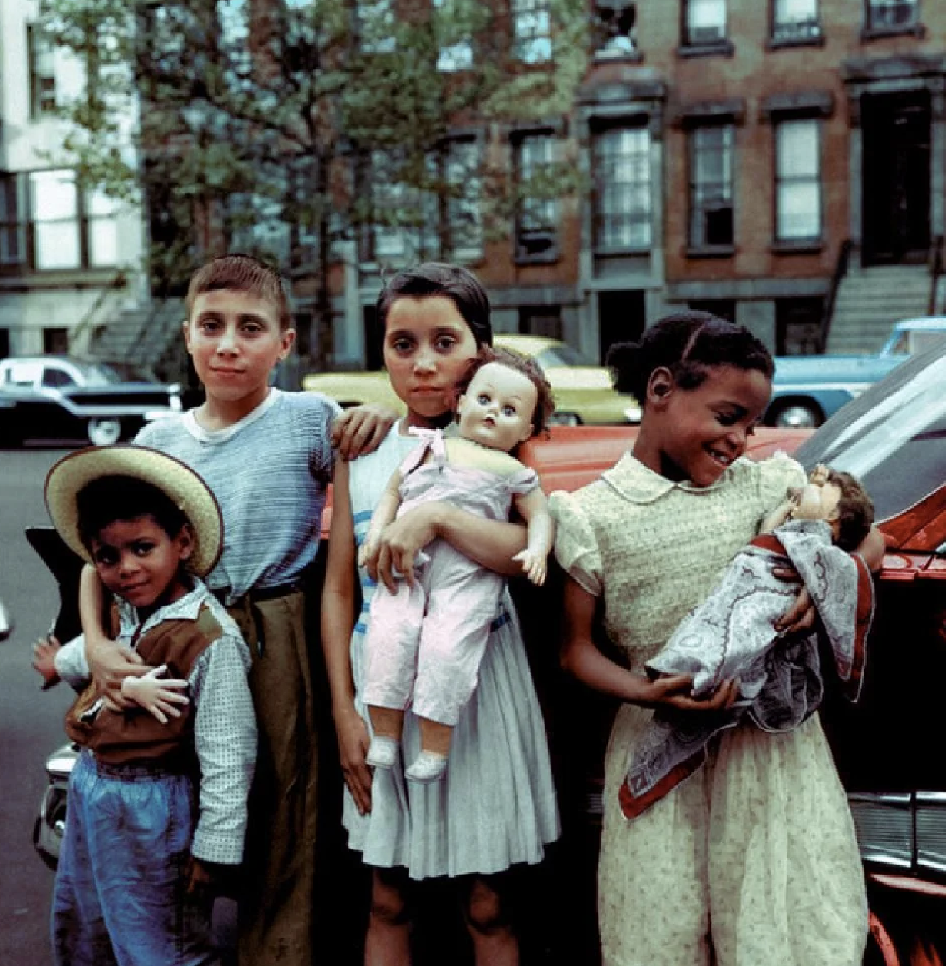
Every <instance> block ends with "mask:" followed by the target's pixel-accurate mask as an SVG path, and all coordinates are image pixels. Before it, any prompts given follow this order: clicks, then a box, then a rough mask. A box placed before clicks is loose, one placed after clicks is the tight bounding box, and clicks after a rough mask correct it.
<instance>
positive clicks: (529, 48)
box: [510, 0, 552, 64]
mask: <svg viewBox="0 0 946 966" xmlns="http://www.w3.org/2000/svg"><path fill="white" fill-rule="evenodd" d="M510 17H511V19H512V52H513V56H514V57H515V58H516V59H517V60H520V61H522V62H523V63H524V64H544V63H547V62H548V61H550V60H551V59H552V11H551V4H550V2H549V0H511V6H510Z"/></svg>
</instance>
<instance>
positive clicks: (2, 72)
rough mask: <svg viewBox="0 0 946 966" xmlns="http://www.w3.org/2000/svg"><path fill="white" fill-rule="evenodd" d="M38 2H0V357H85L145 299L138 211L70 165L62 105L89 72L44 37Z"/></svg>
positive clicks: (80, 89)
mask: <svg viewBox="0 0 946 966" xmlns="http://www.w3.org/2000/svg"><path fill="white" fill-rule="evenodd" d="M39 7H40V2H39V0H0V358H3V357H5V356H18V355H31V354H35V353H44V352H72V353H77V354H81V353H82V352H84V351H85V350H86V349H87V347H88V344H89V337H90V335H91V333H92V332H93V331H94V330H95V329H96V327H98V326H100V325H102V324H104V323H105V322H106V321H108V320H109V319H112V318H114V317H115V316H116V315H118V314H119V313H120V312H121V311H123V310H125V309H133V308H135V307H136V306H137V305H138V304H139V303H140V302H141V301H142V300H143V299H144V297H145V281H144V275H143V273H142V264H143V262H142V257H143V242H144V229H143V224H142V218H141V214H140V211H139V210H138V209H137V208H135V207H131V206H128V205H125V204H119V203H118V202H116V201H114V200H113V199H110V198H108V197H106V196H105V195H104V194H103V193H102V192H101V191H97V190H89V189H84V188H83V187H82V186H81V185H80V184H79V183H78V181H77V178H76V173H75V171H74V170H71V169H70V168H69V167H68V161H67V158H66V154H65V152H64V150H63V139H64V137H65V136H66V134H67V133H68V131H67V128H66V125H65V122H64V121H63V120H61V119H60V118H58V117H57V116H56V114H55V111H56V109H57V107H61V106H63V105H64V104H66V103H67V102H68V100H69V99H71V98H75V97H81V96H83V94H84V92H85V89H86V72H85V68H84V65H83V64H82V63H81V62H80V61H79V60H78V58H76V57H75V56H74V55H72V54H71V53H70V52H69V51H66V50H65V49H62V48H59V49H57V48H56V47H55V46H54V45H51V44H50V43H49V42H48V41H47V40H46V37H45V34H44V33H43V31H42V30H41V29H40V26H39ZM131 115H132V110H131V109H129V124H128V131H131V130H132V124H133V117H132V116H131ZM129 144H130V139H129Z"/></svg>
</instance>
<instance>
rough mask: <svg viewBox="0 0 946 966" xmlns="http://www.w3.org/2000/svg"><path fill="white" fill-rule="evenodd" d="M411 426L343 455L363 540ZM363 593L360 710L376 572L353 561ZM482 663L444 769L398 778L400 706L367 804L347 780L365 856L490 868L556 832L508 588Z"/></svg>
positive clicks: (424, 866) (348, 820)
mask: <svg viewBox="0 0 946 966" xmlns="http://www.w3.org/2000/svg"><path fill="white" fill-rule="evenodd" d="M417 445H419V444H418V440H417V437H414V436H402V435H400V434H399V432H398V426H397V425H395V426H394V427H393V428H392V430H391V432H390V433H389V434H388V436H387V437H386V438H385V440H384V442H383V443H382V444H381V446H380V447H378V449H377V450H375V452H373V453H370V454H368V455H367V456H362V457H361V458H359V459H358V460H355V461H354V462H353V463H351V464H350V467H349V493H350V498H351V509H352V517H353V521H354V529H355V541H356V543H357V545H358V546H360V545H361V543H362V541H363V540H364V538H365V535H366V533H367V531H368V524H369V522H370V520H371V514H372V511H373V510H374V507H375V506H376V504H377V502H378V500H379V499H380V497H381V493H382V491H383V490H384V487H385V486H386V485H387V482H388V480H389V479H390V477H391V474H392V473H393V472H394V471H395V470H396V469H397V468H398V467H399V466H400V464H401V462H402V461H403V459H404V457H405V456H407V454H408V453H409V452H410V450H411V449H412V448H413V447H415V446H417ZM359 577H360V580H361V589H362V596H363V599H364V603H363V606H362V612H361V614H360V616H359V618H358V621H357V623H356V625H355V630H354V633H353V634H352V639H351V663H352V674H353V677H354V682H355V706H356V708H357V710H358V712H359V714H361V716H362V717H363V718H365V719H366V720H367V714H366V713H365V708H364V705H363V703H362V701H361V692H362V687H363V683H364V675H365V665H364V641H365V630H366V628H367V620H368V608H369V605H370V602H371V595H372V593H373V592H374V586H375V585H374V584H373V583H372V582H371V581H370V579H369V578H368V576H367V573H366V572H365V571H364V570H361V571H360V572H359ZM503 600H504V606H503V608H502V613H501V615H500V617H499V618H498V619H497V620H496V621H495V622H494V624H493V629H492V631H491V633H490V637H489V642H488V644H487V645H486V653H485V655H484V657H483V662H482V664H481V665H480V672H479V682H478V684H477V686H476V690H475V691H474V692H473V696H472V697H471V698H470V701H469V703H468V704H467V705H466V706H465V707H464V708H463V710H462V711H461V712H460V718H459V721H458V722H457V725H456V728H455V729H454V732H453V738H452V742H451V747H450V760H449V762H448V765H447V774H446V776H445V777H444V779H443V780H442V781H439V782H435V783H433V784H426V785H421V784H417V783H414V782H406V781H405V779H404V772H403V769H404V762H405V761H407V762H408V763H410V762H411V761H413V760H414V758H415V757H416V756H417V754H418V752H419V751H420V739H419V734H418V729H417V719H416V718H415V717H414V715H413V714H411V712H410V711H408V712H407V714H406V715H405V720H404V734H403V738H402V751H401V758H400V760H399V761H398V762H397V764H396V765H395V767H394V768H393V769H387V770H385V769H376V770H375V773H374V780H373V784H372V789H371V796H372V809H371V812H370V813H369V814H368V815H364V816H361V815H359V814H358V810H357V809H356V808H355V804H354V801H353V799H352V797H351V794H350V793H349V791H348V789H347V788H346V789H345V798H344V805H343V814H342V820H343V822H344V825H345V828H346V829H347V830H348V841H349V846H350V847H351V848H352V849H355V850H356V851H359V852H361V853H362V859H363V861H364V862H365V863H366V864H368V865H371V866H376V867H380V868H391V867H393V866H403V867H405V868H407V870H408V872H409V874H410V876H411V877H412V878H414V879H424V878H427V877H431V876H442V875H446V876H459V875H469V874H480V875H490V874H493V873H496V872H501V871H503V870H504V869H507V868H509V867H510V866H512V865H515V864H517V863H530V864H534V863H537V862H539V861H541V859H542V857H543V854H544V847H545V845H546V844H547V843H549V842H553V841H554V840H555V839H556V838H558V835H559V820H558V809H557V805H556V798H555V788H554V785H553V782H552V769H551V764H550V761H549V753H548V745H547V742H546V735H545V725H544V722H543V720H542V714H541V712H540V710H539V703H538V699H537V698H536V694H535V687H534V685H533V682H532V675H531V672H530V670H529V664H528V661H527V659H526V653H525V648H524V646H523V643H522V635H521V633H520V630H519V624H518V621H517V619H516V615H515V611H514V609H513V606H512V602H511V600H510V598H509V594H508V591H505V590H504V592H503Z"/></svg>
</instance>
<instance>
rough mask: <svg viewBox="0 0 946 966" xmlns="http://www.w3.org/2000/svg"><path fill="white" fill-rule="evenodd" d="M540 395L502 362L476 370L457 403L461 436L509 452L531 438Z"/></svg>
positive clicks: (533, 386) (518, 373)
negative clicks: (533, 416) (533, 418)
mask: <svg viewBox="0 0 946 966" xmlns="http://www.w3.org/2000/svg"><path fill="white" fill-rule="evenodd" d="M537 402H538V392H537V391H536V388H535V385H534V384H533V382H532V380H531V379H530V378H529V377H528V376H526V375H523V373H521V372H518V371H517V370H516V369H510V368H509V366H504V365H503V364H502V363H499V362H488V363H486V365H485V366H481V367H480V368H479V369H477V370H476V374H475V375H474V376H473V378H472V380H471V381H470V384H469V386H467V390H466V392H465V393H464V394H463V395H462V396H461V397H460V399H459V402H458V404H457V413H458V415H459V417H460V435H461V436H462V437H463V438H464V439H471V440H473V441H474V442H476V443H480V444H481V445H482V446H488V447H489V448H490V449H501V450H503V451H504V452H506V453H508V452H509V451H510V450H512V449H514V448H515V447H516V446H517V445H518V444H519V443H522V442H524V441H525V440H527V439H528V438H529V437H530V436H531V435H532V414H533V413H534V412H535V407H536V403H537Z"/></svg>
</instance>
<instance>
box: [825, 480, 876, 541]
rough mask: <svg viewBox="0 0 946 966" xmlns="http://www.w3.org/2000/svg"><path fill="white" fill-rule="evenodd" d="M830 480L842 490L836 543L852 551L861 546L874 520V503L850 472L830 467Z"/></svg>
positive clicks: (839, 501)
mask: <svg viewBox="0 0 946 966" xmlns="http://www.w3.org/2000/svg"><path fill="white" fill-rule="evenodd" d="M828 482H829V483H833V484H834V485H835V486H836V487H838V488H839V489H840V490H841V499H840V500H838V539H837V540H836V541H835V543H836V544H837V545H838V546H839V547H840V548H841V549H842V550H846V551H847V552H848V553H850V552H851V551H852V550H856V549H857V547H858V546H860V543H861V541H862V540H863V539H864V537H866V536H867V534H868V532H869V531H870V528H871V526H872V525H873V522H874V503H873V501H872V500H871V498H870V497H869V496H868V495H867V491H866V490H865V489H864V487H863V486H861V483H860V481H859V480H858V479H857V478H856V477H854V476H852V475H851V474H850V473H845V472H843V471H842V470H833V469H831V468H830V467H828Z"/></svg>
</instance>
